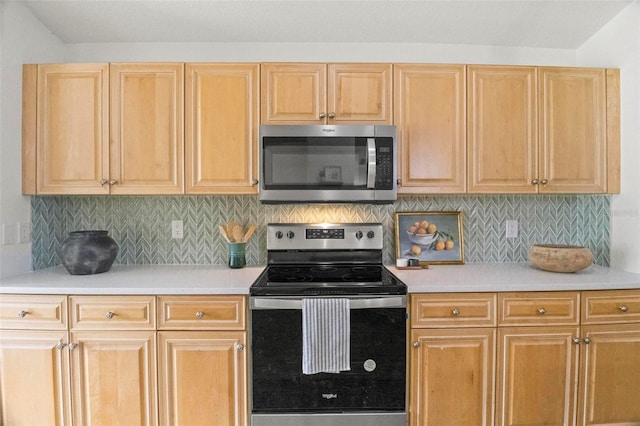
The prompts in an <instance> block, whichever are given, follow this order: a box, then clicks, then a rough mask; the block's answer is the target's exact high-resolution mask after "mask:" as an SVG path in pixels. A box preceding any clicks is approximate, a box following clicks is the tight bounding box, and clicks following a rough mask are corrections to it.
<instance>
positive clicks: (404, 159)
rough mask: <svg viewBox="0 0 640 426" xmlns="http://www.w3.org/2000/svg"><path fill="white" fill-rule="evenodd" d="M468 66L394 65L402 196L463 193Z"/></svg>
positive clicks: (400, 191) (395, 110)
mask: <svg viewBox="0 0 640 426" xmlns="http://www.w3.org/2000/svg"><path fill="white" fill-rule="evenodd" d="M465 88H466V81H465V66H464V65H419V64H395V65H394V89H393V91H394V120H393V121H394V124H395V125H396V126H397V140H398V158H399V161H398V165H399V177H400V183H401V186H399V189H398V192H399V193H401V194H420V193H464V192H465V176H466V130H465V129H466V118H465Z"/></svg>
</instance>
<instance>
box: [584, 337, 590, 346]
mask: <svg viewBox="0 0 640 426" xmlns="http://www.w3.org/2000/svg"><path fill="white" fill-rule="evenodd" d="M583 341H584V342H585V343H586V344H587V345H588V344H589V343H591V339H590V338H588V337H585V338H584V339H583Z"/></svg>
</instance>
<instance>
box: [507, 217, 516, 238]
mask: <svg viewBox="0 0 640 426" xmlns="http://www.w3.org/2000/svg"><path fill="white" fill-rule="evenodd" d="M506 228H507V229H506V233H507V238H518V221H517V220H507V225H506Z"/></svg>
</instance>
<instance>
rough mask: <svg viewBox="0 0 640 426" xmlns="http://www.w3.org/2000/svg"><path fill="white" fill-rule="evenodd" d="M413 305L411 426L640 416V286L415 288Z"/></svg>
mask: <svg viewBox="0 0 640 426" xmlns="http://www.w3.org/2000/svg"><path fill="white" fill-rule="evenodd" d="M483 298H484V300H485V302H486V303H485V304H484V305H483V304H482V303H481V301H482V300H483ZM492 298H496V299H495V300H497V306H496V305H492V304H491V303H490V301H491V300H492ZM482 306H485V308H482ZM492 309H493V311H491V310H492ZM410 312H411V313H410V314H411V327H412V329H411V342H412V347H410V348H409V349H408V350H409V351H410V356H409V359H410V424H411V425H412V426H418V425H420V426H423V425H425V426H426V425H487V424H496V425H500V426H503V425H514V426H515V425H576V424H577V425H585V426H586V425H589V426H592V425H602V426H604V425H640V392H639V391H638V390H639V389H640V368H639V366H640V290H611V291H583V292H533V293H525V292H519V293H497V294H496V293H477V294H465V293H455V294H454V293H450V294H413V295H411V301H410ZM491 315H495V317H497V321H495V325H494V326H493V327H491V326H490V325H488V324H487V322H488V321H489V319H490V318H491ZM483 322H484V324H483V327H476V326H475V325H474V323H475V324H476V325H477V324H481V323H483ZM494 333H495V334H494ZM494 336H496V338H495V339H494ZM494 389H495V392H494ZM494 395H495V397H494ZM494 409H495V411H494ZM494 419H495V420H494Z"/></svg>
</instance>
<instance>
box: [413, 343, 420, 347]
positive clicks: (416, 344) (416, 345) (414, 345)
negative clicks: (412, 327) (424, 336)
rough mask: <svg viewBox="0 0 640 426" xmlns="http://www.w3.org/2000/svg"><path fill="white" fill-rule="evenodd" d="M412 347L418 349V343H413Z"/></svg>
mask: <svg viewBox="0 0 640 426" xmlns="http://www.w3.org/2000/svg"><path fill="white" fill-rule="evenodd" d="M412 346H413V347H414V348H419V347H420V342H413V344H412Z"/></svg>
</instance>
